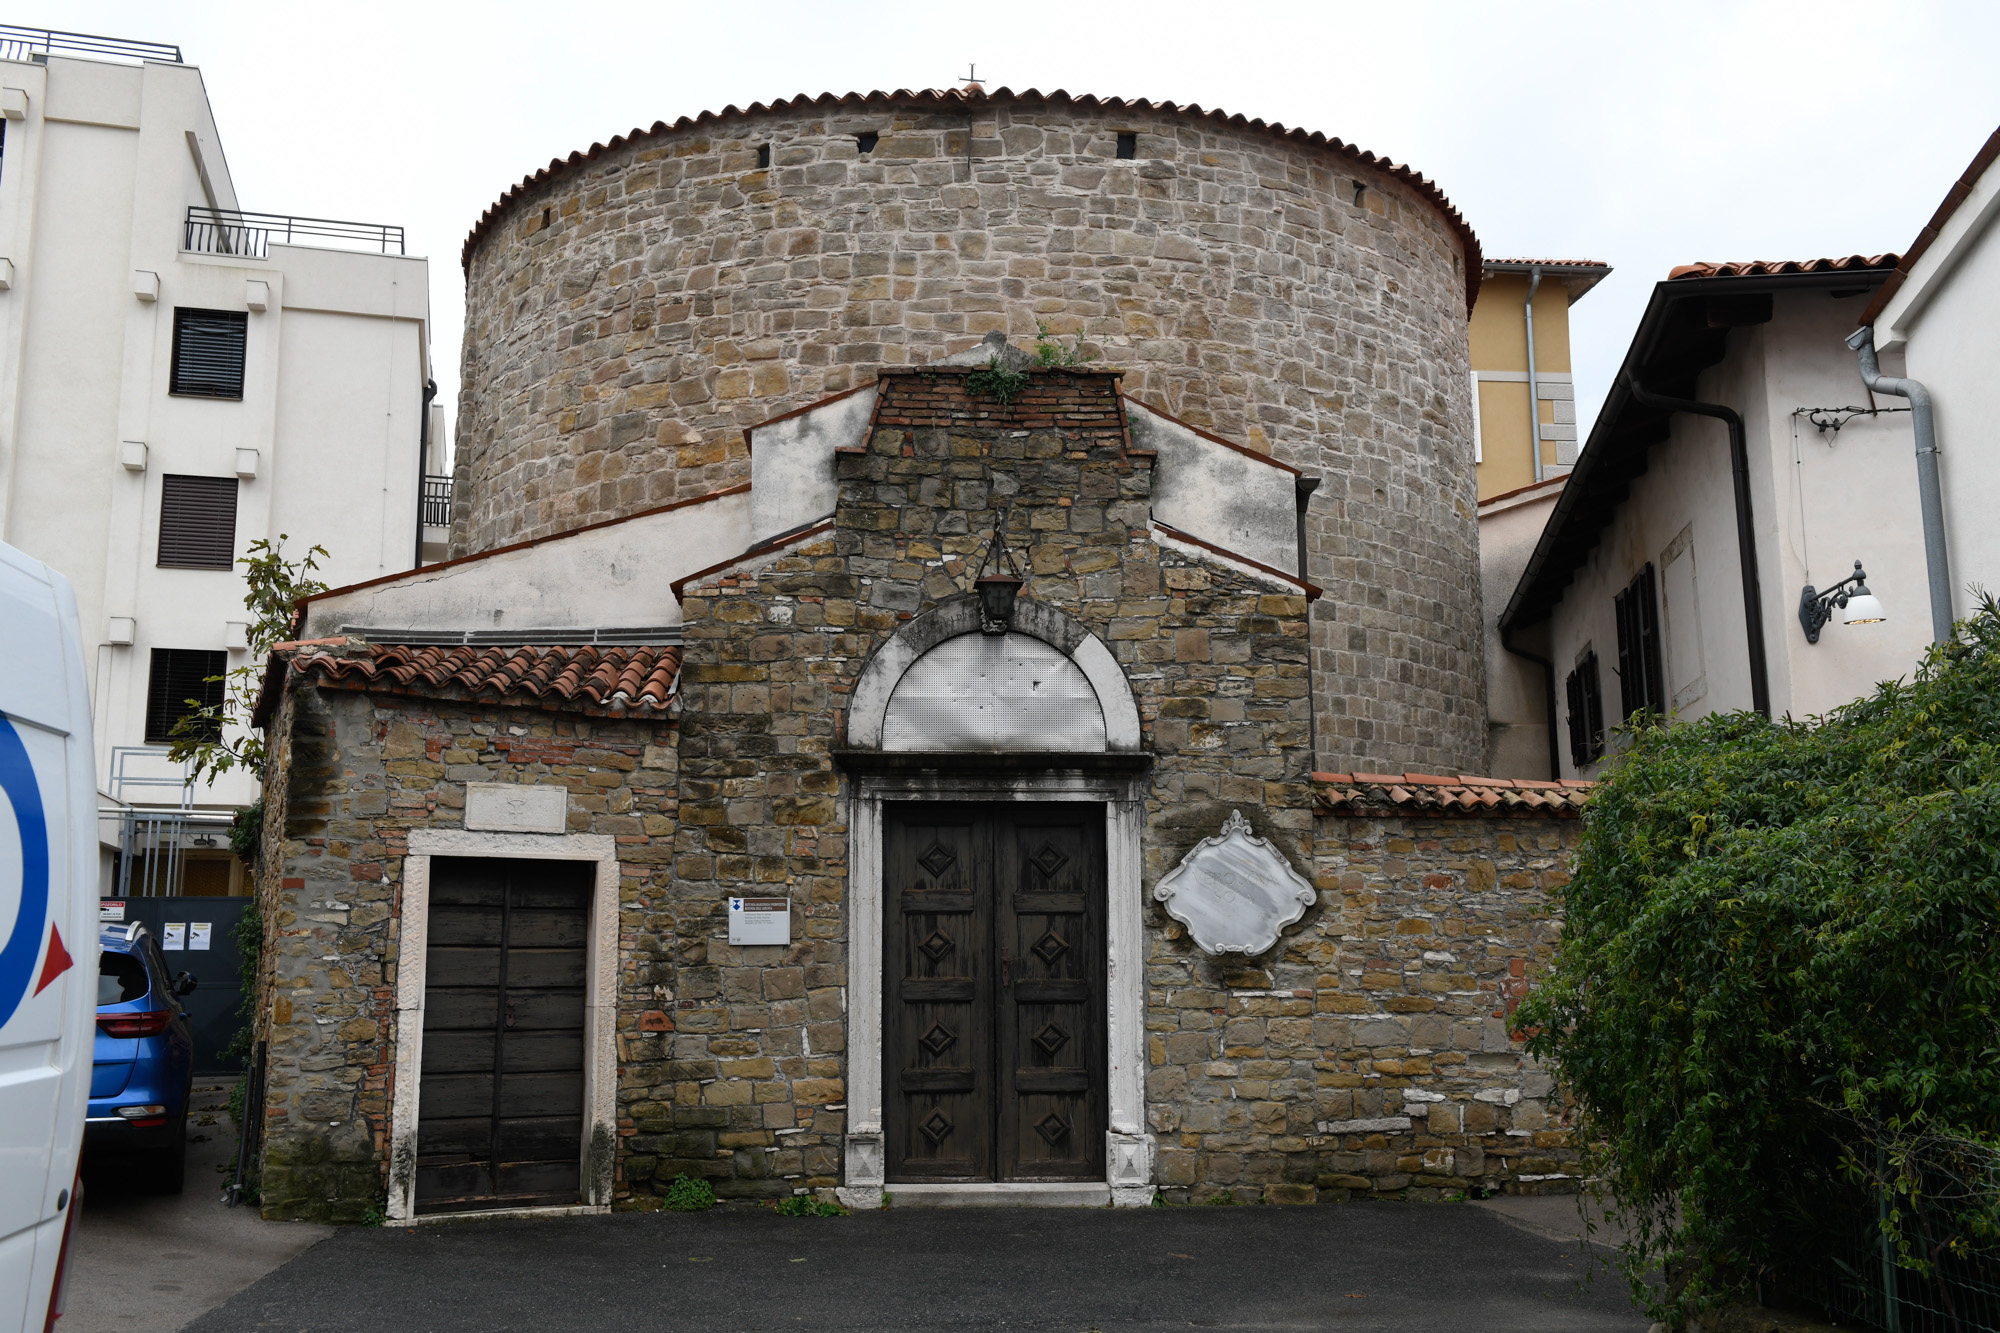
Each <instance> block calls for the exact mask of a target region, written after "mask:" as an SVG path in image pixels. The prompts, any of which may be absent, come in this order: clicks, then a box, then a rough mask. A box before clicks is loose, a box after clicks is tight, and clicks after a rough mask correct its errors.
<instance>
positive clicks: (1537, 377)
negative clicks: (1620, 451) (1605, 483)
mask: <svg viewBox="0 0 2000 1333" xmlns="http://www.w3.org/2000/svg"><path fill="white" fill-rule="evenodd" d="M1610 272H1611V266H1610V265H1609V264H1602V263H1598V262H1596V261H1594V260H1538V259H1496V260H1490V261H1488V263H1487V264H1486V267H1485V280H1484V282H1483V283H1482V284H1481V285H1480V288H1479V303H1478V304H1477V305H1476V306H1474V307H1473V311H1472V328H1471V342H1472V379H1473V385H1472V390H1473V402H1474V403H1475V404H1476V406H1477V410H1478V418H1477V419H1478V422H1479V427H1478V456H1479V500H1480V503H1481V504H1484V503H1485V502H1486V501H1488V500H1491V499H1494V498H1495V497H1498V496H1502V495H1508V494H1511V493H1512V492H1514V491H1518V490H1521V489H1522V488H1524V487H1529V486H1533V485H1535V484H1536V483H1538V482H1543V481H1547V480H1550V479H1552V478H1555V477H1560V476H1563V475H1566V474H1567V473H1568V472H1569V470H1570V468H1571V466H1573V465H1574V464H1575V462H1576V451H1577V441H1578V438H1579V436H1578V423H1577V420H1576V395H1575V390H1574V388H1573V386H1572V383H1571V379H1570V359H1569V308H1570V306H1572V305H1574V304H1575V303H1576V302H1577V301H1578V300H1580V299H1582V297H1583V295H1584V293H1586V292H1588V291H1589V290H1590V289H1591V288H1592V287H1594V286H1596V285H1597V284H1598V283H1599V282H1601V281H1602V280H1603V279H1604V277H1605V276H1606V275H1607V274H1609V273H1610ZM1531 310H1532V312H1533V321H1534V337H1533V339H1532V340H1530V338H1529V336H1528V326H1529V315H1530V311H1531ZM1531 395H1532V400H1533V402H1534V405H1535V412H1534V422H1535V429H1534V431H1533V432H1532V433H1531V432H1530V430H1529V412H1528V404H1529V402H1530V400H1531V399H1530V396H1531ZM1533 436H1539V437H1540V438H1539V439H1538V440H1532V437H1533ZM1531 440H1532V443H1531ZM1537 446H1539V448H1540V451H1541V466H1540V468H1539V469H1537V467H1536V460H1535V449H1536V447H1537Z"/></svg>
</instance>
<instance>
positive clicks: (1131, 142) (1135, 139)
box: [1118, 134, 1139, 158]
mask: <svg viewBox="0 0 2000 1333" xmlns="http://www.w3.org/2000/svg"><path fill="white" fill-rule="evenodd" d="M1118 156H1120V157H1124V158H1132V157H1137V156H1139V136H1138V135H1137V134H1121V135H1119V136H1118Z"/></svg>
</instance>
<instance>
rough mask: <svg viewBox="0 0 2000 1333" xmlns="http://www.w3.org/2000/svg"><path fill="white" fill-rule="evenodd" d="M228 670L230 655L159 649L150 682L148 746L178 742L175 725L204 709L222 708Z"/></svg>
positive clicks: (147, 689) (197, 649) (147, 711)
mask: <svg viewBox="0 0 2000 1333" xmlns="http://www.w3.org/2000/svg"><path fill="white" fill-rule="evenodd" d="M228 670H229V654H227V653H216V652H210V651H208V650H207V649H205V648H155V649H154V650H153V669H152V674H151V675H150V676H149V677H148V678H147V680H146V743H147V744H148V745H165V744H168V743H169V742H170V741H172V740H173V739H174V723H176V722H178V721H180V720H181V719H182V718H183V717H186V716H187V715H188V714H189V713H192V712H194V711H195V710H196V709H198V708H201V707H203V706H207V707H210V708H219V707H221V705H222V679H221V678H222V675H223V673H224V672H226V671H228ZM189 700H193V701H194V702H192V703H190V702H189ZM204 730H206V731H211V732H212V731H215V730H217V729H216V728H214V727H208V728H205V729H204ZM210 739H214V737H213V736H211V737H210Z"/></svg>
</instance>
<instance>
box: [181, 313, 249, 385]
mask: <svg viewBox="0 0 2000 1333" xmlns="http://www.w3.org/2000/svg"><path fill="white" fill-rule="evenodd" d="M249 330H250V316H248V315H246V314H244V313H243V312H242V311H240V310H185V309H179V308H176V309H175V311H174V369H173V376H172V380H171V384H170V391H171V392H173V393H177V394H181V395H184V396H191V397H195V398H241V397H242V396H243V344H244V342H245V340H246V339H247V338H248V336H249Z"/></svg>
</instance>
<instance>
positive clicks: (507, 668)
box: [291, 643, 681, 717]
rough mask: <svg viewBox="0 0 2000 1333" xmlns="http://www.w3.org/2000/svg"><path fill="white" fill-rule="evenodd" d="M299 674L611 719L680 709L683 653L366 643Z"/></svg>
mask: <svg viewBox="0 0 2000 1333" xmlns="http://www.w3.org/2000/svg"><path fill="white" fill-rule="evenodd" d="M291 669H292V672H293V673H294V674H295V675H299V676H303V677H308V678H310V679H313V680H315V681H317V682H318V683H319V684H320V685H322V686H328V687H331V688H333V689H343V690H370V691H375V692H380V693H386V694H409V695H416V696H418V697H421V698H432V699H458V700H463V701H465V702H469V703H496V704H517V705H522V706H525V707H530V708H546V709H549V710H551V711H555V712H565V713H587V714H592V715H596V716H608V717H660V716H668V715H670V714H671V711H672V710H673V709H674V705H675V700H676V698H677V687H678V685H679V682H680V671H681V650H680V649H679V648H678V647H651V646H648V647H608V646H607V647H592V646H588V645H577V646H559V647H535V646H533V645H529V646H524V647H518V648H516V647H504V648H500V647H495V648H483V647H444V646H432V645H423V646H411V645H404V644H380V643H378V644H367V645H365V646H359V647H355V648H352V649H350V650H349V651H348V652H347V653H345V654H335V653H326V652H316V653H302V654H300V655H299V656H297V657H294V658H293V659H292V663H291Z"/></svg>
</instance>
